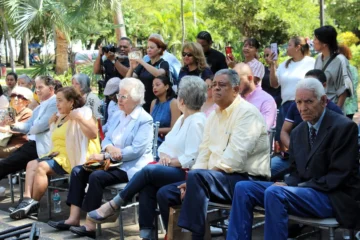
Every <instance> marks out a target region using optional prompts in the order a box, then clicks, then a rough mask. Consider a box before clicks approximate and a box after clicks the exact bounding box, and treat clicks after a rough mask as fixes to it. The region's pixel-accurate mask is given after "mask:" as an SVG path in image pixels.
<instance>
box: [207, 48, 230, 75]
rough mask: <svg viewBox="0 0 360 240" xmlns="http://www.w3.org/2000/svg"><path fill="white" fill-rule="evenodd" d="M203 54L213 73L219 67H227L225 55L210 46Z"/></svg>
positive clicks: (219, 68)
mask: <svg viewBox="0 0 360 240" xmlns="http://www.w3.org/2000/svg"><path fill="white" fill-rule="evenodd" d="M204 54H205V57H206V62H207V64H208V65H209V67H210V69H211V71H212V72H213V73H214V74H215V73H216V72H217V71H219V70H221V69H227V68H228V66H227V64H226V60H225V56H224V54H222V53H221V52H219V51H216V50H215V49H212V48H210V50H209V51H208V52H206V53H204Z"/></svg>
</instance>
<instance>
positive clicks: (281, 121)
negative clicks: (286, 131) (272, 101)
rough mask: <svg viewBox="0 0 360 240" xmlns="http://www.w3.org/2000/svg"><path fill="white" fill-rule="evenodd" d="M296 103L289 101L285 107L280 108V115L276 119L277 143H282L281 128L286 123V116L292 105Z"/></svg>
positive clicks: (285, 103)
mask: <svg viewBox="0 0 360 240" xmlns="http://www.w3.org/2000/svg"><path fill="white" fill-rule="evenodd" d="M293 102H294V101H287V102H284V104H283V105H281V107H280V108H279V114H278V116H277V118H276V132H275V141H279V142H280V132H281V128H282V126H283V125H284V121H285V117H286V114H287V112H288V110H289V108H290V106H291V104H292V103H293Z"/></svg>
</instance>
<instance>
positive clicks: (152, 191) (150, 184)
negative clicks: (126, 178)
mask: <svg viewBox="0 0 360 240" xmlns="http://www.w3.org/2000/svg"><path fill="white" fill-rule="evenodd" d="M183 179H185V171H184V170H182V169H181V168H174V167H166V166H162V165H157V164H156V165H153V164H150V165H146V166H145V167H144V168H143V169H141V170H140V171H138V172H137V173H136V174H135V175H134V176H133V177H132V179H131V181H130V182H129V183H128V184H127V185H126V188H125V189H124V190H123V191H121V192H120V197H121V199H123V200H125V201H131V199H132V198H133V197H134V196H135V194H137V193H139V225H140V230H145V229H148V230H151V231H153V230H154V219H155V216H156V215H155V209H157V200H156V193H157V191H158V189H159V188H161V187H162V186H165V185H167V184H170V183H174V182H178V181H181V180H183ZM149 234H150V233H149Z"/></svg>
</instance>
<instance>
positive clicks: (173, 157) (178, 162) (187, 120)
mask: <svg viewBox="0 0 360 240" xmlns="http://www.w3.org/2000/svg"><path fill="white" fill-rule="evenodd" d="M206 93H207V85H206V84H205V82H204V81H203V80H202V79H201V78H199V77H197V76H186V77H184V78H182V80H181V83H180V88H179V93H178V107H179V109H180V111H181V112H182V113H183V115H182V116H181V117H180V118H179V119H178V120H177V121H176V123H175V124H174V126H173V128H172V130H171V131H170V132H169V133H168V134H167V135H166V137H165V141H164V142H163V143H162V144H161V146H160V147H159V149H158V152H159V156H160V161H159V163H158V164H154V165H147V166H145V167H144V168H143V169H142V170H141V171H139V172H137V173H136V174H135V175H134V177H133V178H132V179H131V181H130V182H129V183H128V184H127V186H126V188H125V189H124V190H122V191H121V192H120V194H119V195H118V196H117V197H115V198H114V199H113V200H112V201H110V202H109V203H106V204H104V205H102V206H101V207H100V208H99V209H98V210H96V211H92V212H90V213H89V214H88V217H89V219H90V220H91V221H94V222H96V223H99V222H101V223H102V222H106V221H111V220H114V219H116V218H113V217H110V216H115V217H116V215H115V214H114V210H113V209H118V208H119V207H120V206H121V205H123V203H124V202H126V201H131V199H132V198H133V197H134V195H135V194H137V193H139V224H140V237H141V238H143V239H153V236H154V234H155V232H156V231H157V229H154V226H153V222H154V219H155V217H156V213H155V209H156V208H157V202H156V192H157V190H158V189H159V188H160V187H162V186H164V185H167V184H170V183H175V182H179V181H183V180H185V177H186V168H190V167H191V166H192V165H193V164H194V162H195V161H194V160H195V159H196V157H197V155H198V151H199V145H200V143H201V141H202V136H203V130H204V125H205V121H206V117H205V114H204V113H202V112H201V111H200V109H201V106H202V105H203V103H204V102H205V100H206ZM168 215H169V213H168V212H165V213H163V212H162V216H163V217H164V218H166V219H167V218H168ZM166 223H167V222H166Z"/></svg>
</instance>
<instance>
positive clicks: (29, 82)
mask: <svg viewBox="0 0 360 240" xmlns="http://www.w3.org/2000/svg"><path fill="white" fill-rule="evenodd" d="M20 78H21V79H24V80H25V82H26V84H32V83H33V81H32V79H31V78H30V77H29V76H28V75H26V74H21V75H20V76H18V81H19V79H20Z"/></svg>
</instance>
